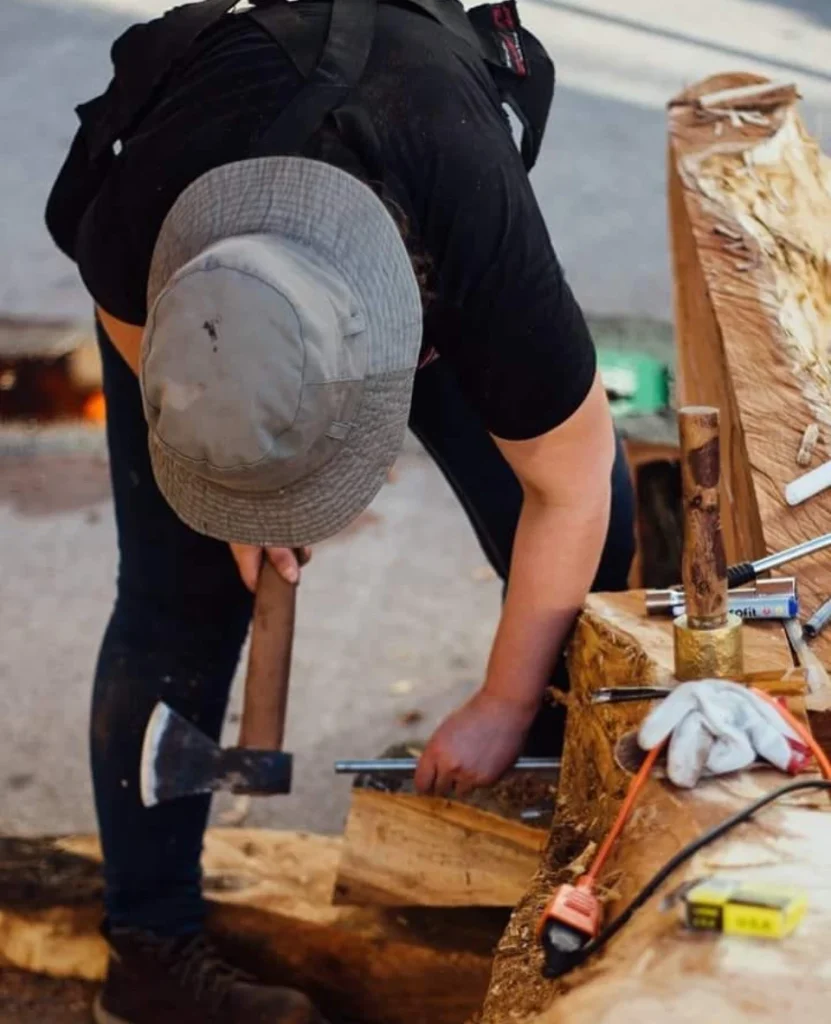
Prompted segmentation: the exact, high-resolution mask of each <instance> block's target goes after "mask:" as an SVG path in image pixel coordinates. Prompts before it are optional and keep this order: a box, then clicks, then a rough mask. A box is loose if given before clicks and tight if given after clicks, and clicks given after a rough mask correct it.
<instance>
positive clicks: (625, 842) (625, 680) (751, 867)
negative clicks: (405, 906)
mask: <svg viewBox="0 0 831 1024" xmlns="http://www.w3.org/2000/svg"><path fill="white" fill-rule="evenodd" d="M638 598H639V595H636V594H626V595H593V596H592V597H591V598H590V599H589V601H588V604H587V609H586V611H585V612H584V614H583V615H582V616H581V618H580V620H579V622H578V626H577V629H576V632H575V637H574V641H573V644H572V647H571V651H570V670H571V681H572V694H571V703H570V711H569V726H568V730H567V734H566V749H565V755H564V763H563V769H562V778H561V784H560V790H559V792H560V796H559V799H558V807H557V815H556V818H555V827H554V828H553V829H552V833H551V839H550V842H549V845H548V847H547V849H546V853H545V855H544V857H543V859H542V863H541V864H540V867H539V869H538V872H537V874H536V875H535V877H534V880H533V882H532V884H531V886H530V887H529V889H528V892H527V893H526V895H525V896H524V898H523V899H522V901H521V902H520V904H519V906H518V907H517V909H516V911H515V912H514V915H513V917H512V919H511V922H510V924H509V926H508V929H507V931H506V933H505V935H504V936H503V939H502V941H501V942H500V944H499V946H498V948H497V954H496V959H495V963H494V971H493V976H492V979H491V985H490V988H489V991H488V996H487V999H486V1002H485V1006H484V1009H483V1012H482V1016H481V1018H480V1024H504V1022H505V1021H507V1020H511V1021H512V1022H514V1024H636V1022H637V1024H643V1022H644V1021H649V1024H688V1022H689V1024H693V1022H695V1024H700V1022H701V1021H718V1022H719V1024H750V1022H751V1021H753V1022H754V1024H760V1022H761V1024H766V1022H774V1021H776V1022H779V1021H781V1020H782V1019H783V1017H782V1010H783V1005H785V1004H786V1005H787V1008H788V1015H789V1016H790V1015H791V1014H794V1015H798V1016H800V1017H805V1019H812V1017H818V1018H819V1017H821V1016H822V1015H823V1014H824V1013H825V1012H826V1011H825V1009H824V1008H825V1006H826V1004H827V1002H828V999H829V997H831V976H829V975H828V972H827V971H826V970H825V966H824V964H825V959H826V954H825V948H826V945H827V942H828V938H829V936H831V889H829V888H828V887H827V886H824V885H822V884H821V883H820V882H819V880H820V879H822V878H824V877H825V876H826V874H827V873H828V871H829V869H831V848H829V845H828V843H829V841H831V814H829V813H828V812H827V804H825V803H822V805H821V808H820V803H821V801H820V802H818V798H817V796H816V795H814V796H813V798H812V799H811V800H809V801H808V802H807V803H805V802H798V801H793V802H791V803H788V804H780V805H777V807H776V808H775V809H773V810H771V811H770V812H769V813H766V814H763V815H762V814H760V815H759V816H758V819H757V820H756V821H754V822H753V823H752V824H748V825H746V826H743V827H742V828H741V829H739V830H737V831H736V832H735V833H733V835H732V836H730V837H725V838H724V839H722V840H720V841H719V842H718V843H716V844H713V845H712V846H711V847H709V848H707V849H706V850H704V851H702V852H701V854H699V856H698V857H697V858H695V859H694V860H693V861H692V862H691V863H690V864H689V865H688V866H687V867H686V868H684V869H682V870H680V871H679V872H677V873H676V875H675V876H674V877H673V879H672V880H671V882H670V883H668V884H667V885H666V886H665V887H664V890H663V892H664V893H666V892H667V891H670V890H671V889H672V888H673V887H674V886H676V885H678V884H680V883H681V882H683V881H684V880H685V879H686V878H692V877H696V876H700V875H702V874H711V873H715V874H723V875H731V874H732V875H735V874H737V873H738V874H739V875H740V877H741V878H742V879H744V880H746V881H755V882H763V881H776V882H778V883H780V884H796V885H799V886H806V885H807V886H808V887H809V888H810V902H811V910H810V914H809V916H808V918H807V919H806V921H804V922H803V924H802V925H801V926H800V928H799V930H798V931H797V932H796V933H795V934H794V935H793V936H791V937H790V938H789V939H787V940H786V941H783V942H781V943H769V944H767V945H763V944H761V943H758V942H750V941H745V940H739V939H735V938H725V937H721V936H718V937H716V936H694V935H691V934H690V933H688V932H686V931H685V930H684V929H683V928H682V927H681V926H680V923H679V920H678V918H677V916H675V915H673V914H672V913H665V912H662V911H661V909H660V898H657V899H653V900H652V901H651V902H650V903H649V904H647V906H646V907H644V908H643V909H642V910H641V911H639V912H638V913H637V914H636V915H635V917H634V918H633V919H632V921H631V922H630V923H629V924H627V925H626V926H625V928H624V929H623V930H622V931H621V932H620V933H619V935H618V936H617V937H616V938H615V939H614V940H612V942H611V943H610V945H609V946H608V947H607V949H606V950H605V951H604V952H603V953H601V954H600V955H598V956H597V957H596V958H595V959H593V960H592V961H591V962H590V963H588V964H587V965H585V966H584V967H582V968H579V969H578V970H576V971H574V972H573V973H572V974H570V975H568V976H567V977H566V978H564V979H562V980H560V981H548V980H546V979H544V978H543V977H542V973H541V968H542V954H541V950H540V949H539V948H538V944H537V941H536V937H535V934H534V929H535V925H536V922H537V919H538V917H539V914H540V912H541V910H542V908H543V907H544V905H545V903H546V902H547V900H548V898H549V896H550V894H551V892H552V891H553V889H554V887H555V886H556V885H558V884H560V883H561V882H563V881H566V880H568V881H573V880H574V878H575V877H576V876H577V875H579V874H580V873H581V872H582V871H584V870H585V869H586V867H587V866H588V861H589V860H590V858H591V854H592V851H593V849H595V848H596V844H597V843H598V842H599V841H600V840H601V839H602V837H603V835H604V834H605V832H606V831H607V829H608V827H609V825H610V823H611V821H612V820H613V818H614V816H615V814H616V813H617V810H618V807H619V806H620V802H621V799H622V797H623V795H624V792H625V790H626V787H627V785H628V782H629V778H630V776H629V775H628V774H627V773H626V772H624V771H623V770H622V769H621V768H620V766H619V765H618V763H617V761H616V758H615V747H616V745H617V741H618V740H619V738H620V737H621V736H622V735H625V734H626V733H628V732H630V731H631V730H633V729H635V728H636V727H637V725H638V723H639V722H640V720H641V718H642V716H643V714H644V713H645V708H644V706H643V705H639V704H634V703H633V704H619V705H613V706H610V705H593V704H592V703H591V702H590V700H589V697H590V694H591V692H592V691H593V690H595V689H597V688H599V687H601V686H631V685H636V684H641V683H663V682H666V681H668V680H669V679H670V677H671V669H672V644H671V639H670V629H669V627H668V624H667V623H665V622H662V621H659V620H655V619H645V618H644V617H643V615H642V613H641V610H640V607H639V599H638ZM745 647H746V651H747V664H748V668H749V669H750V670H751V671H753V672H760V671H767V672H773V673H774V674H778V673H779V672H787V670H788V666H789V664H790V658H789V652H788V650H787V648H786V646H785V645H784V643H783V640H782V635H781V631H776V630H771V629H765V628H760V627H758V626H755V625H754V626H750V627H747V629H746V643H745ZM784 781H786V780H785V779H784V778H783V776H782V775H780V774H778V773H775V772H772V771H767V770H758V771H751V772H744V773H741V774H738V775H734V776H730V777H725V778H722V779H720V780H710V781H707V782H704V783H702V784H701V785H700V786H699V787H697V788H696V789H694V790H689V791H681V790H676V789H675V788H674V787H671V786H670V785H669V784H668V783H666V782H664V781H663V780H661V779H660V778H653V779H652V780H651V781H650V782H649V783H648V785H647V788H646V789H645V791H644V793H643V795H642V798H641V800H640V801H639V804H638V808H637V809H636V812H635V815H634V816H633V818H632V820H631V821H630V823H629V825H628V826H627V828H626V829H625V831H624V833H623V836H622V838H621V840H620V842H619V845H618V846H617V847H616V849H615V851H614V853H613V859H612V861H611V862H610V864H609V865H608V867H607V870H606V872H605V873H604V876H603V878H602V880H601V881H602V883H603V888H604V889H605V893H606V896H605V904H606V906H605V913H606V915H607V920H610V919H611V918H613V917H614V916H615V915H616V914H617V913H619V912H620V911H621V910H622V909H623V907H624V906H626V905H627V904H628V903H629V901H630V900H631V898H632V897H633V895H634V894H635V893H636V892H637V891H639V890H640V888H641V887H642V886H643V885H644V883H645V882H646V881H648V879H650V878H651V877H652V875H653V874H654V873H655V871H656V870H657V869H658V867H660V866H661V865H662V864H663V863H664V862H665V861H666V860H667V859H668V858H669V857H670V856H672V854H674V853H675V852H677V851H678V849H679V848H680V847H681V846H682V845H683V844H685V843H686V842H688V841H689V840H690V839H692V838H694V837H695V836H697V835H699V834H700V833H701V832H702V831H703V830H704V829H706V828H709V827H711V826H712V825H714V824H715V823H716V822H718V821H720V820H723V819H724V818H725V817H727V816H728V815H729V814H731V813H733V812H734V811H736V810H737V809H738V808H740V807H742V806H743V805H745V804H746V803H747V802H749V801H750V800H752V799H755V798H756V797H758V796H760V795H761V794H762V793H763V792H766V791H769V790H771V789H774V788H777V787H778V786H780V785H782V784H783V782H784ZM783 1000H784V1002H783Z"/></svg>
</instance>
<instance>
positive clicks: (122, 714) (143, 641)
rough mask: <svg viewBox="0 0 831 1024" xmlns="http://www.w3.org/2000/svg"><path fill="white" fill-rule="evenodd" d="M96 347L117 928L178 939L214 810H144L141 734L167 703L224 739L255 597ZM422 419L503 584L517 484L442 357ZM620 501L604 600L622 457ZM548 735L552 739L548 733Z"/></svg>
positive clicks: (617, 564) (104, 816)
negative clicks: (111, 600) (154, 461)
mask: <svg viewBox="0 0 831 1024" xmlns="http://www.w3.org/2000/svg"><path fill="white" fill-rule="evenodd" d="M99 341H100V345H101V353H102V358H103V364H104V391H105V394H106V398H107V440H108V444H109V449H110V460H111V473H112V483H113V493H114V496H115V515H116V524H117V528H118V543H119V554H120V565H119V572H118V591H117V597H116V602H115V607H114V609H113V613H112V617H111V619H110V622H109V625H108V627H107V631H106V633H105V635H104V640H103V643H102V646H101V653H100V656H99V659H98V665H97V669H96V675H95V687H94V692H93V706H92V722H91V747H92V773H93V782H94V787H95V801H96V810H97V813H98V821H99V826H100V831H101V840H102V844H103V848H104V859H105V880H106V910H107V916H108V921H109V923H110V925H112V926H116V927H135V928H145V929H149V930H153V931H156V932H158V933H161V934H168V935H173V934H180V933H184V932H188V931H192V930H194V929H196V928H198V927H199V926H200V925H201V922H202V917H203V906H202V899H201V875H200V870H199V857H200V852H201V848H202V838H203V833H204V830H205V825H206V822H207V817H208V810H209V804H210V800H209V798H207V797H194V798H191V799H187V800H179V801H174V802H172V803H169V804H164V805H161V806H158V807H155V808H152V809H149V810H148V809H146V808H144V806H143V805H142V803H141V799H140V796H139V780H138V767H139V759H140V755H141V744H142V738H143V733H144V728H145V726H146V724H147V720H148V717H149V715H150V712H151V710H152V708H153V707H154V705H155V703H156V701H158V700H163V701H165V702H167V703H168V704H170V705H171V706H172V707H174V708H175V709H176V710H178V711H179V712H180V713H181V714H183V715H185V716H186V717H187V718H189V719H190V720H191V721H193V722H194V723H196V724H197V725H198V726H199V727H200V728H201V729H203V730H204V731H205V732H206V733H208V734H209V735H211V736H213V737H215V738H217V737H218V736H219V733H220V729H221V725H222V720H223V717H224V714H225V708H226V702H227V699H228V691H229V688H230V684H231V679H232V676H233V674H234V670H235V667H236V664H237V661H238V658H239V654H240V648H241V646H242V643H243V641H244V639H245V635H246V631H247V629H248V624H249V619H250V615H251V605H252V598H251V595H250V594H249V593H248V591H247V590H246V589H245V588H244V587H243V585H242V583H241V582H240V580H239V576H238V574H237V571H236V567H235V565H234V562H233V559H232V557H231V554H230V551H229V549H228V545H227V544H223V543H220V542H219V541H214V540H210V539H208V538H207V537H202V536H200V535H199V534H197V533H194V532H193V531H192V530H191V529H189V528H188V527H187V526H185V525H184V524H183V523H182V522H181V521H180V520H179V519H178V518H177V517H176V515H175V514H174V513H173V511H172V510H171V509H170V508H169V506H168V505H167V504H166V502H165V501H164V499H163V498H162V496H161V494H160V492H159V490H158V488H157V487H156V484H155V481H154V479H153V475H152V472H151V468H150V461H149V456H148V451H147V428H146V424H145V420H144V415H143V413H142V408H141V400H140V396H139V387H138V383H137V381H136V378H135V376H134V375H133V374H132V372H131V371H130V370H129V369H128V367H127V366H126V364H125V363H124V362H123V360H122V359H121V357H120V356H119V355H118V354H117V352H116V351H115V349H114V348H113V346H112V345H111V343H110V342H109V340H108V339H107V338H106V336H105V335H104V334H103V332H102V331H100V330H99ZM411 422H412V427H413V430H414V431H415V432H416V434H417V435H418V436H419V437H420V438H421V440H422V442H423V443H424V445H425V446H426V448H427V449H428V450H429V451H430V453H431V455H432V456H433V458H434V459H435V460H436V462H437V463H438V465H439V467H440V468H441V470H442V472H443V473H444V474H445V476H446V477H447V479H448V481H449V482H450V484H451V486H452V487H453V489H454V491H455V492H456V494H457V495H458V496H459V499H460V500H461V502H462V504H463V506H464V508H465V511H466V512H467V514H468V516H469V517H470V519H471V522H472V524H473V527H474V529H475V531H476V534H477V536H478V537H479V540H480V542H481V544H482V547H483V548H484V551H485V554H486V555H487V557H488V559H489V560H490V562H491V564H492V565H493V567H494V569H495V570H496V571H497V573H499V574H500V576H502V578H503V579H504V578H505V576H506V574H507V568H508V564H509V561H510V552H511V544H512V541H513V535H514V530H515V528H516V522H517V516H518V514H519V507H520V490H519V486H518V484H517V482H516V479H515V478H514V476H513V474H512V472H511V470H510V469H509V467H508V466H507V464H506V463H505V461H504V460H503V459H502V457H501V455H500V454H499V452H498V450H497V448H496V447H495V445H494V444H493V442H492V441H491V439H490V438H489V437H488V435H487V433H486V432H485V430H484V429H483V427H482V425H481V423H480V422H479V421H477V418H476V416H475V415H474V414H473V412H472V411H471V410H470V408H469V407H468V406H467V404H466V403H465V401H464V399H463V398H462V396H461V394H460V393H459V391H458V390H457V388H456V386H455V383H454V380H453V378H452V376H451V375H450V373H449V371H448V370H447V368H446V367H445V366H444V365H443V364H442V362H441V360H439V361H437V362H435V363H433V364H432V365H431V366H429V367H428V368H426V369H425V370H422V371H421V372H420V373H419V374H418V379H417V384H416V388H415V395H414V400H413V409H412V420H411ZM614 492H615V497H614V510H613V517H612V522H613V526H612V529H611V530H610V534H609V539H608V541H607V544H606V550H605V552H604V556H603V563H602V565H601V568H600V572H599V573H598V577H597V581H596V586H597V588H599V589H604V590H611V589H621V588H623V587H625V585H626V576H627V572H628V569H629V564H630V561H631V558H632V549H633V542H632V514H633V512H632V498H631V490H630V485H629V478H628V474H627V472H626V467H625V464H624V463H623V461H622V459H621V458H619V459H618V463H617V465H616V467H615V473H614ZM425 514H429V510H425ZM557 728H558V729H559V728H560V726H559V725H558V726H557ZM542 732H543V733H545V732H547V733H548V739H549V741H550V737H551V731H550V729H548V728H543V729H542ZM543 738H545V736H543ZM367 753H372V751H368V752H367Z"/></svg>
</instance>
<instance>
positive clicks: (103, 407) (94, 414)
mask: <svg viewBox="0 0 831 1024" xmlns="http://www.w3.org/2000/svg"><path fill="white" fill-rule="evenodd" d="M81 415H82V416H83V418H84V419H85V420H89V421H90V422H91V423H104V422H106V419H107V403H106V402H105V400H104V392H103V391H95V392H93V393H92V394H91V395H89V396H88V397H87V398H86V399H85V400H84V404H83V407H82V409H81Z"/></svg>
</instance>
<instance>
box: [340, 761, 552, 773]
mask: <svg viewBox="0 0 831 1024" xmlns="http://www.w3.org/2000/svg"><path fill="white" fill-rule="evenodd" d="M417 765H418V759H417V758H415V757H388V758H384V757H379V758H375V759H374V760H369V761H335V774H336V775H360V774H363V773H364V772H367V773H381V772H385V773H387V774H389V773H394V774H396V775H413V774H414V773H415V770H416V766H417ZM559 767H560V759H559V758H558V757H521V758H520V759H519V760H518V761H517V762H516V764H515V765H514V767H513V771H517V772H555V771H557V770H558V769H559Z"/></svg>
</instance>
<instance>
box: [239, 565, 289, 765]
mask: <svg viewBox="0 0 831 1024" xmlns="http://www.w3.org/2000/svg"><path fill="white" fill-rule="evenodd" d="M296 598H297V587H296V586H294V585H292V584H291V583H287V582H286V581H285V580H284V579H283V577H282V576H281V575H280V574H279V573H278V572H277V570H276V569H275V568H274V566H273V565H272V564H271V562H270V561H269V559H268V557H267V556H264V557H263V564H262V568H261V569H260V578H259V582H258V583H257V596H256V598H255V600H254V616H253V625H252V628H251V651H250V654H249V656H248V673H247V675H246V677H245V700H244V705H243V712H242V724H241V726H240V735H239V746H241V747H245V748H246V749H248V750H281V749H282V746H283V734H284V732H285V727H286V704H287V703H288V695H289V673H290V671H291V648H292V640H293V639H294V608H295V603H296Z"/></svg>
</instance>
